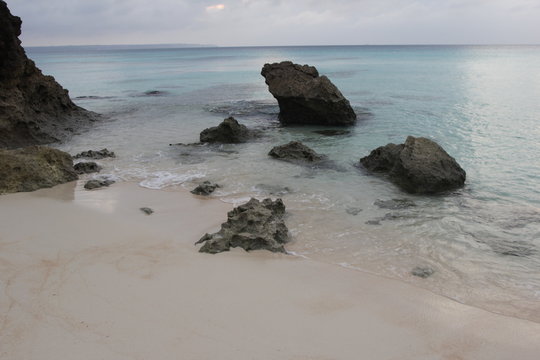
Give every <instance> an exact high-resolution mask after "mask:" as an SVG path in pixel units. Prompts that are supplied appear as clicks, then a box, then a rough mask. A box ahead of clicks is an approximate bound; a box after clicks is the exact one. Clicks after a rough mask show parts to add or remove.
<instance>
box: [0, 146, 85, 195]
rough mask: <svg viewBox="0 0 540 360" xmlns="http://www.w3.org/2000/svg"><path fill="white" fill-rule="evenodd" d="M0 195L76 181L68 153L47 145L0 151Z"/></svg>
mask: <svg viewBox="0 0 540 360" xmlns="http://www.w3.org/2000/svg"><path fill="white" fill-rule="evenodd" d="M0 174H1V175H0V193H13V192H19V191H34V190H37V189H41V188H48V187H52V186H55V185H58V184H62V183H65V182H68V181H73V180H77V179H78V176H77V173H76V172H75V170H74V169H73V160H72V159H71V156H70V155H69V154H68V153H65V152H63V151H60V150H56V149H53V148H50V147H46V146H29V147H26V148H20V149H15V150H2V149H0Z"/></svg>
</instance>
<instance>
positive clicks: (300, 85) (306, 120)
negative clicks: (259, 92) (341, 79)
mask: <svg viewBox="0 0 540 360" xmlns="http://www.w3.org/2000/svg"><path fill="white" fill-rule="evenodd" d="M261 75H262V76H264V78H265V82H266V84H267V85H268V90H269V91H270V93H271V94H272V95H273V96H274V97H275V98H276V100H277V101H278V104H279V120H280V121H281V122H282V123H283V124H312V125H334V126H335V125H353V124H354V123H355V122H356V114H355V112H354V110H353V109H352V108H351V105H350V103H349V101H348V100H347V99H346V98H345V97H344V96H343V95H342V94H341V92H340V91H339V90H338V88H337V87H336V86H335V85H334V84H332V82H331V81H330V80H329V79H328V78H327V77H326V76H319V73H318V71H317V69H315V67H313V66H308V65H298V64H293V63H292V62H290V61H283V62H281V63H274V64H264V66H263V68H262V71H261Z"/></svg>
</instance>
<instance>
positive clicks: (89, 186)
mask: <svg viewBox="0 0 540 360" xmlns="http://www.w3.org/2000/svg"><path fill="white" fill-rule="evenodd" d="M111 184H114V180H105V179H102V180H99V179H96V180H88V181H87V182H86V184H84V188H85V189H86V190H93V189H99V188H102V187H105V186H109V185H111Z"/></svg>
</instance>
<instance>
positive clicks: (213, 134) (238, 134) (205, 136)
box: [200, 116, 251, 144]
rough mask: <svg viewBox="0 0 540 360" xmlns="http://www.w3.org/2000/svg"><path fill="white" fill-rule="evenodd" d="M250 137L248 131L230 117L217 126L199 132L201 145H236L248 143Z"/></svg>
mask: <svg viewBox="0 0 540 360" xmlns="http://www.w3.org/2000/svg"><path fill="white" fill-rule="evenodd" d="M250 136H251V133H250V131H249V129H248V128H247V127H246V126H245V125H242V124H240V123H238V121H236V119H235V118H233V117H232V116H231V117H228V118H226V119H225V120H223V122H222V123H221V124H219V125H218V126H214V127H211V128H208V129H204V130H203V131H202V132H201V135H200V141H201V142H203V143H223V144H236V143H243V142H246V141H248V140H249V138H250Z"/></svg>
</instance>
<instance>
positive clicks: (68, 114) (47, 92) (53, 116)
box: [0, 0, 96, 148]
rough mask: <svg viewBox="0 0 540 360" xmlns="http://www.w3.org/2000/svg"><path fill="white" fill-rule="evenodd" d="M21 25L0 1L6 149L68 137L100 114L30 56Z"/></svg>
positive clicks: (0, 98)
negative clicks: (79, 102) (75, 100)
mask: <svg viewBox="0 0 540 360" xmlns="http://www.w3.org/2000/svg"><path fill="white" fill-rule="evenodd" d="M21 25H22V21H21V19H20V18H19V17H17V16H13V15H12V14H11V13H10V11H9V9H8V7H7V4H6V3H5V2H4V1H2V0H0V147H6V148H15V147H20V146H26V145H34V144H46V143H51V142H55V141H59V140H62V139H65V138H66V137H68V136H69V135H71V134H72V133H73V131H74V129H77V128H80V127H81V126H85V125H88V124H89V123H90V122H91V121H93V120H94V119H95V117H96V114H93V113H91V112H89V111H86V110H84V109H82V108H80V107H78V106H77V105H75V104H74V103H73V102H72V101H71V100H70V98H69V95H68V92H67V90H65V89H64V88H62V86H60V85H59V84H58V83H57V82H56V81H55V80H54V78H53V77H52V76H45V75H43V74H42V73H41V71H40V70H39V69H38V68H37V67H36V65H35V64H34V62H33V61H32V60H30V59H28V57H27V56H26V53H25V51H24V49H23V47H22V46H21V41H20V40H19V35H20V34H21Z"/></svg>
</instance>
